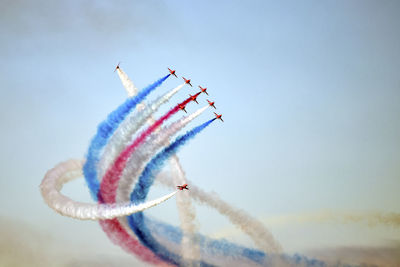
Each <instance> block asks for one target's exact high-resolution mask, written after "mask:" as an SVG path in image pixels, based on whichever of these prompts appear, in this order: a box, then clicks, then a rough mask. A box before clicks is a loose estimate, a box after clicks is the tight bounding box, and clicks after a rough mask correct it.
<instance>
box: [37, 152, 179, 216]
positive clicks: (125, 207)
mask: <svg viewBox="0 0 400 267" xmlns="http://www.w3.org/2000/svg"><path fill="white" fill-rule="evenodd" d="M81 168H82V161H76V160H69V161H65V162H62V163H60V164H58V165H56V166H55V167H54V168H53V169H51V170H49V171H48V172H47V173H46V175H45V177H44V179H43V180H42V183H41V184H40V190H41V193H42V196H43V198H44V200H45V201H46V203H47V205H48V206H49V207H51V208H52V209H54V210H55V211H57V212H58V213H60V214H61V215H64V216H68V217H72V218H75V219H80V220H101V219H112V218H116V217H121V216H126V215H129V214H132V213H135V212H139V211H143V210H145V209H148V208H151V207H154V206H156V205H158V204H160V203H162V202H164V201H166V200H168V199H170V198H171V197H173V196H174V195H175V194H176V191H175V192H173V193H170V194H168V195H166V196H163V197H160V198H158V199H155V200H152V201H148V202H146V203H144V204H142V205H134V204H133V203H131V202H125V203H118V204H104V205H97V204H90V203H82V202H78V201H73V200H72V199H70V198H68V197H66V196H64V195H62V194H61V193H60V191H61V189H62V187H63V185H64V184H65V183H67V182H69V181H71V180H73V179H75V178H77V177H79V176H80V175H81V173H82V172H81V171H77V169H78V170H79V169H81Z"/></svg>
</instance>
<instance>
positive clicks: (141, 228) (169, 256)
mask: <svg viewBox="0 0 400 267" xmlns="http://www.w3.org/2000/svg"><path fill="white" fill-rule="evenodd" d="M214 120H215V118H213V119H211V120H209V121H207V122H205V123H203V124H202V125H200V126H197V127H195V128H193V129H192V130H191V131H188V132H187V133H186V134H185V135H183V136H180V137H178V138H177V139H176V140H175V141H174V142H173V143H172V144H171V145H169V146H168V147H166V148H164V149H163V150H162V151H161V152H160V153H158V154H157V156H155V157H154V158H153V159H152V160H151V161H150V162H149V163H148V164H147V165H146V167H145V169H144V171H143V172H142V174H141V176H140V177H139V180H138V182H137V184H136V185H135V188H134V190H133V192H132V194H131V200H132V202H134V203H142V202H144V200H145V199H146V197H147V194H148V192H149V189H150V186H151V185H152V184H153V182H154V178H155V175H156V174H157V172H159V170H160V168H161V167H162V166H163V164H164V163H165V161H166V160H167V159H169V158H170V157H171V156H172V155H173V154H175V153H176V152H177V151H178V149H179V148H180V147H181V146H183V145H184V144H185V143H186V142H188V141H189V140H190V139H192V138H194V137H195V136H196V135H197V134H198V133H200V132H201V131H202V130H203V129H205V128H206V127H207V126H208V125H210V123H212V122H213V121H214ZM137 215H138V216H130V217H128V221H129V224H130V226H131V228H132V229H133V230H134V232H135V233H136V235H137V236H138V238H139V239H140V241H141V242H142V243H144V244H145V245H146V247H148V248H150V249H151V250H152V251H155V252H156V254H157V255H158V256H160V257H161V258H162V259H163V260H165V261H167V262H169V263H171V264H175V265H179V263H180V261H181V257H180V256H179V255H177V254H174V253H171V252H169V251H168V250H167V249H166V248H165V247H163V246H162V245H161V244H159V243H158V242H157V241H156V240H155V239H154V237H153V236H152V234H151V233H150V231H149V229H148V228H147V227H146V225H145V224H144V219H143V213H138V214H137ZM201 264H202V265H204V266H206V265H207V264H206V263H203V262H202V263H201Z"/></svg>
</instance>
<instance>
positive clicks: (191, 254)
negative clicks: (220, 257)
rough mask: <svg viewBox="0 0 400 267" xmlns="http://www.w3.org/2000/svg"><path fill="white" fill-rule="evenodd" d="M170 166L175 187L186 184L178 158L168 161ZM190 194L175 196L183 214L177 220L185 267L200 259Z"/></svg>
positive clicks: (194, 214)
mask: <svg viewBox="0 0 400 267" xmlns="http://www.w3.org/2000/svg"><path fill="white" fill-rule="evenodd" d="M170 164H171V166H172V168H171V172H172V180H173V182H174V184H175V185H182V184H186V183H187V181H186V175H185V172H184V170H183V169H182V166H181V164H180V162H179V158H178V157H177V156H176V155H174V156H172V157H171V159H170ZM190 195H191V194H190V192H188V191H186V192H182V193H180V194H178V195H177V196H176V203H177V206H178V207H179V209H181V210H183V211H184V212H180V213H179V219H180V221H181V229H182V232H183V236H182V241H181V243H182V246H181V255H182V257H183V259H184V260H185V266H186V265H189V264H190V263H193V262H198V259H200V257H201V255H200V246H199V245H198V242H197V240H196V236H195V234H196V232H197V227H196V224H195V223H194V222H195V219H196V212H195V209H194V206H193V205H192V201H191V197H190Z"/></svg>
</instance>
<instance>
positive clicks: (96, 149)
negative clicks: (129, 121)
mask: <svg viewBox="0 0 400 267" xmlns="http://www.w3.org/2000/svg"><path fill="white" fill-rule="evenodd" d="M169 76H170V74H168V75H166V76H164V77H163V78H161V79H159V80H157V81H156V82H154V83H153V84H151V85H149V86H147V87H146V88H144V89H142V90H141V91H140V92H139V94H138V95H137V96H136V97H133V98H128V99H127V100H126V101H125V102H124V103H123V104H121V105H120V106H119V107H118V108H117V109H116V110H114V111H113V112H111V113H110V114H109V115H108V116H107V119H105V120H104V121H103V122H101V123H100V124H99V126H98V127H97V133H96V135H95V136H94V137H93V139H92V141H91V143H90V146H89V149H88V152H87V156H86V163H85V165H84V166H83V174H84V175H85V180H86V183H87V185H88V187H89V189H90V193H91V195H92V198H93V199H94V200H96V201H97V197H98V192H99V188H100V183H99V180H98V179H97V169H96V165H97V163H98V162H99V159H100V153H101V150H102V149H103V147H104V146H105V145H106V144H107V142H108V139H109V138H110V137H111V135H112V134H113V133H114V132H115V130H116V129H117V128H118V126H119V124H120V123H121V122H122V121H123V120H124V119H125V117H126V116H127V115H128V114H129V113H130V112H131V111H132V110H134V109H135V107H136V105H137V104H139V103H140V102H142V101H143V100H144V99H145V98H146V97H147V96H148V95H149V94H150V93H151V92H152V91H153V90H154V89H156V88H157V87H158V86H160V85H161V84H162V83H163V82H164V81H165V80H166V79H167V78H168V77H169Z"/></svg>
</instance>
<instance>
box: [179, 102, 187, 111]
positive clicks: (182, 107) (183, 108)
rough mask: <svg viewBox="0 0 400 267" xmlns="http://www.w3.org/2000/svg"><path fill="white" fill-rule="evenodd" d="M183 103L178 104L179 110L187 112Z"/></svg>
mask: <svg viewBox="0 0 400 267" xmlns="http://www.w3.org/2000/svg"><path fill="white" fill-rule="evenodd" d="M185 107H186V106H185V105H181V104H179V108H180V109H181V110H183V111H185V112H186V113H187V111H186V109H185Z"/></svg>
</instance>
